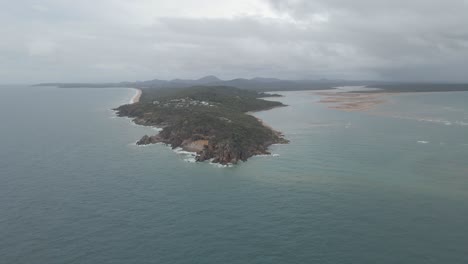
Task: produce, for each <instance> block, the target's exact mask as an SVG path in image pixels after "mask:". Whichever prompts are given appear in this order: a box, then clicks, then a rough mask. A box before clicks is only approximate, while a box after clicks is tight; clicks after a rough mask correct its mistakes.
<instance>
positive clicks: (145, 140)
mask: <svg viewBox="0 0 468 264" xmlns="http://www.w3.org/2000/svg"><path fill="white" fill-rule="evenodd" d="M159 142H161V138H160V137H159V135H155V136H148V135H144V136H143V137H142V138H141V139H140V140H138V141H137V143H136V144H137V145H149V144H155V143H159Z"/></svg>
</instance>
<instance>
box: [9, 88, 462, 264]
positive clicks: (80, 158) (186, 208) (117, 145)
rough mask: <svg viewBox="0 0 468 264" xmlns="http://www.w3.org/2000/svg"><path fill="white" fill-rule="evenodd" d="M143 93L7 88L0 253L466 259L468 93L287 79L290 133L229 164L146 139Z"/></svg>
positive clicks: (124, 259) (72, 258)
mask: <svg viewBox="0 0 468 264" xmlns="http://www.w3.org/2000/svg"><path fill="white" fill-rule="evenodd" d="M133 94H134V91H133V90H127V89H56V88H37V87H35V88H34V87H33V88H31V87H19V86H17V87H14V86H9V87H0V95H1V96H0V124H1V130H0V263H49V264H53V263H216V264H218V263H410V264H417V263H424V264H426V263H445V264H447V263H460V264H461V263H468V225H467V223H468V126H466V125H465V123H466V122H468V104H467V103H466V102H468V93H432V94H411V95H397V96H393V97H391V98H390V99H389V101H388V102H387V103H386V104H383V105H381V106H379V107H378V109H375V110H372V111H369V112H359V113H357V112H353V113H347V112H341V111H337V110H332V109H328V108H327V106H326V105H323V104H318V103H317V100H318V96H317V95H315V94H314V93H313V92H285V93H284V95H285V97H283V98H280V99H279V100H281V101H283V102H284V103H286V104H288V105H289V107H285V108H277V109H273V110H270V111H265V112H260V113H257V114H256V115H257V116H258V117H260V118H262V119H263V120H264V121H265V122H266V123H268V124H270V125H271V126H272V127H274V128H275V129H277V130H280V131H283V132H284V133H285V135H286V137H287V138H288V139H289V140H291V143H290V144H288V145H278V146H273V147H272V152H273V153H275V154H278V155H279V156H277V155H276V156H275V157H272V156H270V157H254V158H252V159H250V160H249V161H248V162H246V163H243V164H240V165H238V166H234V167H230V168H218V167H216V166H213V165H210V164H206V163H201V164H200V163H196V164H195V163H188V162H186V161H184V156H183V155H180V154H176V153H174V152H173V151H171V150H170V149H169V148H167V147H165V146H162V145H154V146H148V147H137V146H135V145H134V144H133V143H134V142H135V141H136V140H138V139H139V138H140V137H141V136H142V135H143V134H148V133H156V131H155V130H153V129H152V128H148V127H140V126H136V125H134V124H132V123H131V122H130V120H129V119H126V118H116V117H115V115H114V113H113V112H112V111H111V110H110V109H112V108H114V107H117V106H118V105H120V104H123V103H127V102H128V101H129V99H130V98H131V97H132V96H133Z"/></svg>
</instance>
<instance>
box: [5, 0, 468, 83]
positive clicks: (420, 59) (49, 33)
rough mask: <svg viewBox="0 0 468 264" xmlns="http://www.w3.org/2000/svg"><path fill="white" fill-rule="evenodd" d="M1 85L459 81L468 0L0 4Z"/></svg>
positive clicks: (464, 61)
mask: <svg viewBox="0 0 468 264" xmlns="http://www.w3.org/2000/svg"><path fill="white" fill-rule="evenodd" d="M4 2H5V3H2V9H0V23H2V25H3V26H2V27H0V33H1V34H2V36H3V40H2V41H1V42H0V82H3V83H5V82H22V83H33V82H43V81H63V82H66V81H88V82H94V81H121V80H129V81H131V80H145V79H152V78H161V79H165V78H168V79H170V78H176V77H183V78H197V77H200V76H203V75H207V74H215V75H218V76H220V77H222V78H235V77H254V76H266V77H279V78H291V79H315V78H341V79H378V80H403V81H404V80H414V81H455V82H460V81H468V75H467V74H466V71H467V70H468V27H467V25H468V16H467V15H466V14H468V1H466V0H447V1H436V0H425V1H422V0H414V1H404V0H393V1H383V0H356V1H348V0H308V1H307V0H269V1H267V0H237V1H234V0H232V1H214V0H199V1H193V0H192V1H189V0H179V1H175V0H172V1H170V0H158V1H151V0H134V1H130V0H128V1H125V0H94V1H91V0H82V1H71V0H42V1H32V0H23V1H4Z"/></svg>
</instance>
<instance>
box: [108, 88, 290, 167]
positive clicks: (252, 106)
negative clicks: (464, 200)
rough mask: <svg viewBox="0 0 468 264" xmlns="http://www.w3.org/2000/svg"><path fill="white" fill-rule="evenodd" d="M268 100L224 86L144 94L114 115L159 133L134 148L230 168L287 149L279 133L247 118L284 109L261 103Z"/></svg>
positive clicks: (255, 93)
mask: <svg viewBox="0 0 468 264" xmlns="http://www.w3.org/2000/svg"><path fill="white" fill-rule="evenodd" d="M267 96H274V95H268V94H264V93H257V92H253V91H247V90H242V89H238V88H234V87H223V86H219V87H206V86H199V87H191V88H185V89H143V90H142V96H141V98H140V101H139V102H138V103H135V104H128V105H122V106H120V107H118V108H117V109H116V110H117V114H118V115H119V116H128V117H131V118H133V120H134V122H135V123H137V124H140V125H146V126H158V127H161V128H162V131H161V132H159V134H157V135H153V136H151V135H145V136H143V138H141V139H140V140H139V141H138V143H137V144H152V143H158V142H163V143H166V144H169V145H171V146H172V147H173V148H177V147H182V148H184V149H186V150H189V151H194V152H197V158H196V159H197V161H205V160H212V162H215V163H221V164H228V163H234V164H235V163H237V162H239V161H245V160H247V159H248V158H249V157H251V156H253V155H259V154H269V152H268V147H269V146H270V145H272V144H275V143H287V140H285V139H284V138H283V136H282V135H281V134H280V133H279V132H277V131H274V130H272V129H271V128H269V127H266V126H265V125H264V124H262V122H261V121H260V120H258V119H257V118H255V117H253V116H251V115H248V114H246V112H249V111H261V110H267V109H271V108H274V107H279V106H284V105H283V104H282V103H280V102H275V101H267V100H262V99H260V98H261V97H267Z"/></svg>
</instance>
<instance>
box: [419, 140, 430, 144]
mask: <svg viewBox="0 0 468 264" xmlns="http://www.w3.org/2000/svg"><path fill="white" fill-rule="evenodd" d="M418 143H419V144H428V143H429V141H425V140H419V141H418Z"/></svg>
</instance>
